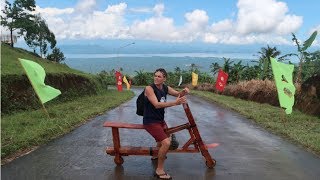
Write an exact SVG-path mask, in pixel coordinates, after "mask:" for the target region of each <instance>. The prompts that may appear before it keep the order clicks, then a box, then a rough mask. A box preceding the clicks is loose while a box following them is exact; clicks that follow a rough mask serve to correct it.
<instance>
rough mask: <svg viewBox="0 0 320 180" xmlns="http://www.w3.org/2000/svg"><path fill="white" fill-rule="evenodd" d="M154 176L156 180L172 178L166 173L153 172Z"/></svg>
mask: <svg viewBox="0 0 320 180" xmlns="http://www.w3.org/2000/svg"><path fill="white" fill-rule="evenodd" d="M154 176H155V177H157V178H158V179H172V177H171V176H170V175H169V174H167V173H163V174H157V172H154ZM168 176H169V177H168Z"/></svg>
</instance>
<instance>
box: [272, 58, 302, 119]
mask: <svg viewBox="0 0 320 180" xmlns="http://www.w3.org/2000/svg"><path fill="white" fill-rule="evenodd" d="M270 60H271V67H272V72H273V76H274V80H275V82H276V87H277V91H278V97H279V102H280V106H281V107H282V108H285V109H286V110H285V112H286V114H291V112H292V106H293V104H294V93H295V91H296V88H295V87H294V85H293V82H292V73H293V69H294V65H293V64H284V63H280V62H278V61H277V60H276V59H274V58H270Z"/></svg>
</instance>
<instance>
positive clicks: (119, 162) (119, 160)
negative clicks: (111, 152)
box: [114, 156, 124, 165]
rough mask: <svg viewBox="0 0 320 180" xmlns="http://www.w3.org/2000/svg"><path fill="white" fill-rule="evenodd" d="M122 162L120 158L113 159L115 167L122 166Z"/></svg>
mask: <svg viewBox="0 0 320 180" xmlns="http://www.w3.org/2000/svg"><path fill="white" fill-rule="evenodd" d="M123 162H124V160H123V158H122V157H121V156H120V157H119V159H117V158H116V157H115V158H114V163H116V164H117V165H121V164H123Z"/></svg>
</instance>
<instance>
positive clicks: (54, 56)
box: [47, 47, 66, 63]
mask: <svg viewBox="0 0 320 180" xmlns="http://www.w3.org/2000/svg"><path fill="white" fill-rule="evenodd" d="M47 59H48V60H50V61H55V62H57V63H60V62H62V61H64V60H65V59H66V58H65V57H64V54H63V53H62V52H61V51H60V49H59V48H56V47H55V48H53V49H52V53H51V54H49V55H48V56H47Z"/></svg>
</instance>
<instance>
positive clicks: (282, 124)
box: [192, 91, 320, 155]
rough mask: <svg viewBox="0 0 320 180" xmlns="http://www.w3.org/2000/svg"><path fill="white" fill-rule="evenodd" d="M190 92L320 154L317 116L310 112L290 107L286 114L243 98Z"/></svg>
mask: <svg viewBox="0 0 320 180" xmlns="http://www.w3.org/2000/svg"><path fill="white" fill-rule="evenodd" d="M192 94H194V95H197V96H200V97H203V98H204V99H207V100H209V101H212V102H216V103H218V104H221V105H223V106H224V107H227V108H229V109H233V110H235V111H237V112H239V113H240V114H242V115H244V116H245V117H247V118H249V119H251V120H253V121H254V122H256V123H257V124H259V125H260V126H262V127H263V128H265V129H267V130H268V131H270V132H272V133H274V134H276V135H279V136H282V137H284V138H286V139H288V140H290V141H291V142H293V143H295V144H297V145H302V146H303V147H305V148H307V149H308V150H310V151H312V152H314V153H315V154H318V155H320V118H319V117H315V116H309V115H306V114H303V113H301V112H300V111H297V110H293V112H292V114H290V115H286V114H285V113H284V111H283V110H282V109H281V108H280V107H275V106H271V105H269V104H260V103H256V102H252V101H245V100H242V99H238V98H234V97H231V96H223V95H218V94H215V93H212V92H206V91H192Z"/></svg>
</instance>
